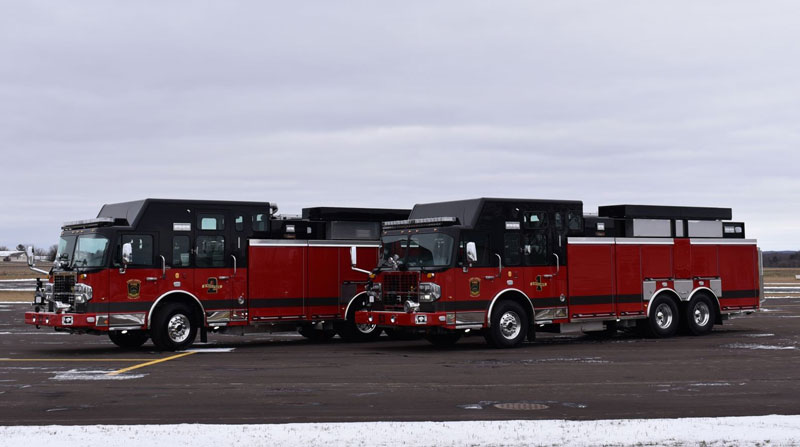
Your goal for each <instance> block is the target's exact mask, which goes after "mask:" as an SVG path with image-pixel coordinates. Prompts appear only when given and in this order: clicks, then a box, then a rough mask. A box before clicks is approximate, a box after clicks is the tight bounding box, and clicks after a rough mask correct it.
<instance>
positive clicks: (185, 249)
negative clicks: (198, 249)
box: [172, 236, 191, 267]
mask: <svg viewBox="0 0 800 447" xmlns="http://www.w3.org/2000/svg"><path fill="white" fill-rule="evenodd" d="M190 250H191V248H190V247H189V236H174V237H173V238H172V266H173V267H189V253H190Z"/></svg>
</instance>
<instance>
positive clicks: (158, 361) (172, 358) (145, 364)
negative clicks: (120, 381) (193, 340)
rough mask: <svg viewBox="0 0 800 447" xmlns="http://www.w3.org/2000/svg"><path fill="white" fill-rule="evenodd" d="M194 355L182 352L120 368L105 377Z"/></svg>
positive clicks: (193, 352) (194, 352)
mask: <svg viewBox="0 0 800 447" xmlns="http://www.w3.org/2000/svg"><path fill="white" fill-rule="evenodd" d="M196 353H197V352H196V351H191V352H183V353H181V354H176V355H173V356H171V357H167V358H163V359H158V360H152V361H150V362H145V363H141V364H139V365H133V366H130V367H128V368H122V369H120V370H117V371H114V372H110V373H108V374H106V375H107V376H116V375H117V374H122V373H124V372H128V371H133V370H134V369H139V368H144V367H145V366H150V365H155V364H157V363H162V362H168V361H170V360H175V359H179V358H181V357H186V356H187V355H192V354H196Z"/></svg>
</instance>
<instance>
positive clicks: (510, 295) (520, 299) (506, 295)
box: [486, 289, 535, 327]
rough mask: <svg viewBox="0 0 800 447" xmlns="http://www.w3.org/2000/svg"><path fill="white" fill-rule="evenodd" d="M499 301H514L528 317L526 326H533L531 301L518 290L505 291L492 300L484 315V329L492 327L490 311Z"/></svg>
mask: <svg viewBox="0 0 800 447" xmlns="http://www.w3.org/2000/svg"><path fill="white" fill-rule="evenodd" d="M500 300H504V301H505V300H509V301H514V302H516V303H517V304H519V305H520V306H522V308H523V309H524V310H525V313H526V314H527V315H528V324H533V319H534V315H535V314H534V308H533V301H531V299H530V298H528V295H525V293H523V292H522V291H521V290H519V289H505V290H502V291H500V292H499V293H498V294H497V295H495V296H494V298H492V302H491V303H490V304H489V310H488V312H487V314H486V327H491V326H492V311H493V310H494V306H495V304H497V303H498V302H499V301H500Z"/></svg>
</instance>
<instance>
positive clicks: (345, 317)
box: [342, 292, 367, 320]
mask: <svg viewBox="0 0 800 447" xmlns="http://www.w3.org/2000/svg"><path fill="white" fill-rule="evenodd" d="M365 297H367V292H359V293H357V294H356V296H354V297H352V298H350V302H349V303H347V307H346V308H345V310H344V315H343V316H342V319H343V320H346V319H347V316H348V315H349V314H350V307H351V306H352V305H353V303H355V302H356V300H359V299H362V298H365Z"/></svg>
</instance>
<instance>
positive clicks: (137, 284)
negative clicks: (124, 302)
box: [128, 279, 142, 300]
mask: <svg viewBox="0 0 800 447" xmlns="http://www.w3.org/2000/svg"><path fill="white" fill-rule="evenodd" d="M141 291H142V282H141V281H139V280H138V279H129V280H128V299H130V300H135V299H136V298H139V293H141Z"/></svg>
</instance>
